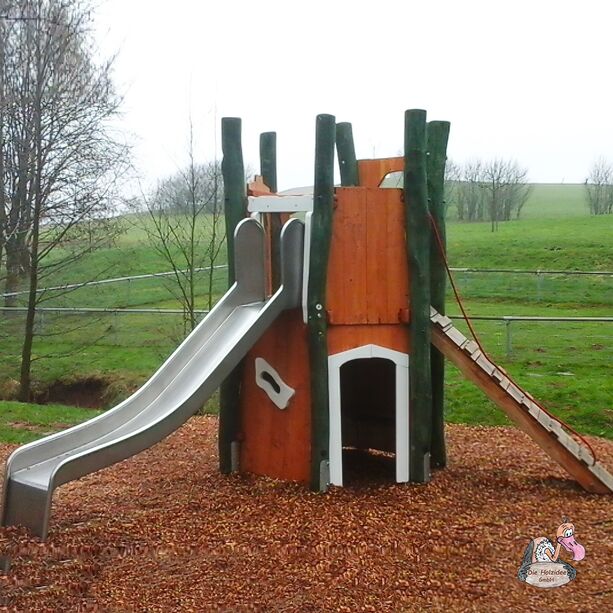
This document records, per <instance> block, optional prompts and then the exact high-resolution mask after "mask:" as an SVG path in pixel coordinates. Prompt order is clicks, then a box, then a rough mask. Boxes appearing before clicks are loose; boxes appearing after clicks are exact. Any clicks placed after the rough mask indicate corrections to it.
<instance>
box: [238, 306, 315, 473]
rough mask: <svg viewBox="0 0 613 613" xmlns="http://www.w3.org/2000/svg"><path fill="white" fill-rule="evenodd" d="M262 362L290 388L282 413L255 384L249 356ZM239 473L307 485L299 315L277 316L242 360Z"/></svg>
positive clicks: (303, 338)
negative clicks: (287, 400)
mask: <svg viewBox="0 0 613 613" xmlns="http://www.w3.org/2000/svg"><path fill="white" fill-rule="evenodd" d="M257 357H261V358H264V359H265V360H266V361H267V362H268V363H269V364H270V365H271V366H272V367H273V368H275V370H276V371H277V372H278V373H279V375H280V376H281V378H282V379H283V381H285V383H287V385H289V386H290V387H293V388H294V389H295V390H296V393H295V395H294V396H293V397H292V399H291V400H290V403H289V406H288V407H287V408H286V409H283V410H281V409H279V408H277V406H275V405H274V404H273V402H272V401H271V400H270V398H269V397H268V396H267V394H266V392H264V390H262V389H261V388H259V387H258V386H257V385H256V383H255V358H257ZM240 412H241V430H242V432H241V438H242V444H241V458H240V466H241V470H242V471H246V472H251V473H255V474H258V475H267V476H269V477H275V478H278V479H284V480H289V481H302V482H308V481H309V479H310V460H311V387H310V370H309V353H308V345H307V329H306V326H305V325H304V323H303V321H302V311H301V310H300V309H294V310H292V311H286V312H285V313H282V314H281V315H280V316H279V318H278V319H277V320H276V321H275V323H274V324H273V325H272V326H271V327H270V328H269V329H268V330H267V331H266V332H265V333H264V335H263V336H262V338H261V339H260V340H259V341H258V342H257V343H256V344H255V345H254V347H253V349H251V351H250V352H249V353H248V354H247V357H246V358H245V368H244V372H243V381H242V386H241V400H240Z"/></svg>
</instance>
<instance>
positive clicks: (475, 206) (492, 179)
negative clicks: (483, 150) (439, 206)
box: [452, 158, 531, 232]
mask: <svg viewBox="0 0 613 613" xmlns="http://www.w3.org/2000/svg"><path fill="white" fill-rule="evenodd" d="M527 175H528V171H527V170H526V169H525V168H521V167H520V166H519V165H518V164H517V162H515V161H511V160H504V159H500V158H496V159H493V160H490V161H488V162H483V161H481V160H479V159H474V160H470V161H468V162H466V163H465V164H464V165H463V166H459V167H457V168H456V169H455V176H456V177H458V178H457V179H456V180H455V181H454V188H453V192H452V194H453V200H454V203H455V206H456V208H457V213H458V219H459V220H460V221H485V220H486V219H487V220H488V221H489V222H490V223H491V228H492V232H493V231H494V230H496V229H497V228H498V223H499V222H501V221H509V220H510V219H512V217H513V216H515V217H516V218H519V216H520V214H521V210H522V208H523V206H524V204H525V203H526V201H527V199H528V196H529V195H530V190H531V186H530V185H529V184H528V183H527Z"/></svg>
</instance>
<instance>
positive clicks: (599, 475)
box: [430, 307, 613, 494]
mask: <svg viewBox="0 0 613 613" xmlns="http://www.w3.org/2000/svg"><path fill="white" fill-rule="evenodd" d="M430 320H431V322H432V344H433V345H434V346H435V347H436V348H437V349H438V350H439V351H440V352H441V353H442V354H443V355H444V356H445V357H446V358H447V359H449V360H450V361H451V362H453V363H454V364H455V365H456V366H457V367H458V368H459V369H460V370H461V371H462V373H463V374H464V375H465V376H466V377H467V378H468V379H470V380H471V381H472V382H473V383H475V384H476V385H477V386H478V387H479V388H480V389H481V390H482V391H483V392H485V394H486V395H487V396H488V397H489V398H490V400H492V401H493V402H494V403H496V404H497V405H498V406H499V407H500V408H501V409H502V410H503V411H504V412H505V413H506V414H507V415H508V416H509V417H510V418H511V419H512V420H513V421H514V422H515V423H516V424H517V425H518V426H519V427H520V428H521V429H522V430H523V431H524V432H526V433H527V434H528V435H529V436H530V437H532V438H533V439H534V440H535V442H536V443H537V444H538V445H539V446H540V447H541V448H542V449H543V450H544V451H545V452H546V453H547V454H548V455H549V456H550V457H551V458H552V459H554V460H555V461H556V462H558V463H559V464H561V465H562V466H563V467H564V468H565V469H566V470H567V471H568V473H569V474H570V475H572V477H573V478H574V479H575V480H576V481H577V482H578V483H579V484H580V485H581V486H582V487H583V488H584V489H585V490H587V491H588V492H593V493H598V494H606V493H611V492H613V475H611V473H610V472H609V471H608V470H607V469H606V468H605V467H604V466H603V465H602V464H601V463H600V462H594V458H593V457H592V454H591V452H590V451H589V449H588V448H587V447H586V446H585V445H583V444H582V443H580V442H579V441H577V440H576V439H574V438H573V437H572V436H570V434H568V433H567V432H566V430H564V428H563V426H562V425H561V424H560V422H558V421H557V420H555V419H552V418H551V417H550V416H549V415H547V413H546V412H545V411H543V410H542V409H541V408H540V407H539V406H538V405H537V404H536V402H535V401H534V397H533V396H531V395H530V394H527V393H525V392H523V391H522V390H520V389H519V388H518V387H517V386H516V385H515V384H514V383H513V382H512V381H511V380H510V379H509V377H508V376H507V375H506V372H505V371H504V370H503V369H502V368H500V367H499V366H497V365H496V364H494V363H493V362H491V361H490V360H489V359H488V357H487V356H486V355H485V354H484V353H483V352H482V351H481V349H479V346H478V345H477V343H476V342H475V341H473V340H469V339H467V338H466V337H465V336H464V335H463V334H462V333H461V332H460V331H459V330H458V329H457V328H456V327H455V326H454V325H453V321H452V320H451V319H449V317H446V316H445V315H441V314H440V313H439V312H438V311H437V310H436V309H434V308H433V307H430Z"/></svg>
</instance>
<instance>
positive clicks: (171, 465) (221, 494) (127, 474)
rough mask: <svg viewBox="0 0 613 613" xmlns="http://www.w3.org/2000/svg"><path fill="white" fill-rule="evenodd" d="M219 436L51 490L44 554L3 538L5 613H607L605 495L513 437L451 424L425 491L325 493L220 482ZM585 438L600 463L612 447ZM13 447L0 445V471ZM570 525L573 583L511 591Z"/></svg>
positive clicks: (20, 536)
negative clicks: (577, 557)
mask: <svg viewBox="0 0 613 613" xmlns="http://www.w3.org/2000/svg"><path fill="white" fill-rule="evenodd" d="M217 426H218V422H217V419H216V418H213V417H198V418H194V419H192V420H190V421H189V422H188V423H187V424H186V425H185V426H183V427H182V428H181V429H180V430H179V431H177V432H176V433H175V434H173V435H172V436H170V437H168V438H167V439H166V440H165V441H163V442H162V443H160V444H159V445H156V446H155V447H153V448H151V449H149V450H147V451H145V452H143V453H141V454H139V455H137V456H135V457H133V458H130V459H129V460H126V461H124V462H121V463H120V464H117V465H115V466H113V467H111V468H109V469H106V470H103V471H100V472H99V473H97V474H94V475H89V476H87V477H84V478H82V479H80V480H79V481H76V482H73V483H69V484H67V485H65V486H63V487H61V488H60V489H59V491H58V492H57V494H56V496H55V499H54V503H53V510H52V519H51V530H50V536H49V539H48V541H47V542H46V543H40V542H39V541H38V540H37V539H35V538H31V537H29V536H28V535H27V534H26V532H25V530H23V529H21V528H14V527H11V528H0V558H2V556H4V557H5V560H7V559H8V558H10V561H11V570H10V572H9V574H8V575H6V576H4V577H3V576H0V610H10V611H69V610H70V611H94V610H96V611H122V612H123V611H125V612H128V611H151V612H156V611H160V612H161V611H232V612H237V613H238V612H242V611H245V612H246V611H258V612H259V611H279V612H281V611H285V612H289V611H296V612H301V613H302V612H305V613H314V612H319V611H321V612H324V611H325V612H330V611H347V612H351V611H376V612H377V613H387V612H395V611H408V612H411V611H420V612H421V611H448V612H450V613H451V612H456V611H498V610H500V609H501V608H504V609H506V610H508V611H528V610H530V611H535V610H543V611H559V612H564V613H567V612H569V611H587V612H589V611H598V612H601V611H606V610H609V609H610V602H611V600H610V599H611V585H612V583H613V567H612V566H611V564H610V563H609V560H610V559H611V556H610V542H611V517H612V516H613V502H612V500H611V497H610V496H596V495H588V494H586V493H585V492H584V491H583V490H581V489H580V488H579V487H578V486H577V485H576V484H575V483H574V482H573V481H572V480H571V479H570V478H569V477H568V475H566V473H564V471H563V470H562V469H561V468H559V467H558V466H557V465H556V464H555V463H553V462H552V461H551V460H550V459H549V458H548V457H547V456H546V455H545V454H544V453H543V452H541V451H540V449H539V448H538V447H537V446H536V445H535V444H534V443H533V442H532V441H531V440H530V439H529V438H528V437H527V436H526V435H525V434H523V433H522V432H520V431H518V430H516V429H513V428H502V427H500V428H485V427H467V426H458V425H450V426H448V428H447V436H448V443H449V458H450V463H449V466H448V468H446V469H445V470H440V471H437V472H435V474H434V476H433V479H432V482H431V483H429V484H427V485H411V484H406V485H395V484H389V482H387V483H382V482H381V480H379V479H376V480H374V481H372V482H369V480H368V479H360V480H357V482H356V484H355V486H352V487H347V488H333V489H332V490H331V491H330V493H328V494H326V495H322V494H317V493H313V492H309V491H308V489H307V488H305V487H302V486H300V485H297V484H292V483H282V482H278V481H274V480H272V479H266V478H262V477H253V476H249V475H244V476H239V475H220V474H219V473H218V469H217V438H216V432H217ZM588 440H590V443H591V444H592V445H593V446H594V448H595V449H596V452H597V454H598V457H599V459H600V460H601V461H602V462H603V463H605V464H607V465H608V466H609V467H611V466H612V465H613V441H606V440H603V439H598V438H596V437H588ZM11 449H12V447H11V446H8V445H5V446H2V445H0V462H1V461H2V460H4V459H5V458H6V457H7V456H8V454H9V452H10V451H11ZM357 459H358V462H357V463H356V464H354V466H355V468H356V470H358V472H359V471H361V470H362V469H363V468H364V467H365V464H364V463H365V462H368V463H373V462H374V463H376V466H374V467H373V470H374V472H375V473H376V472H377V471H378V470H381V471H383V472H384V473H385V474H388V468H389V467H388V466H387V464H386V463H387V461H388V459H387V458H386V457H383V456H382V457H379V458H374V459H373V458H369V457H365V456H359V457H358V458H357ZM356 476H357V475H356ZM0 479H2V474H1V473H0ZM564 515H567V516H568V517H569V518H570V519H571V521H573V522H574V524H575V526H576V528H577V539H578V541H579V542H581V543H582V544H583V545H584V546H585V548H586V556H585V558H584V559H583V560H582V561H581V562H577V563H574V562H573V564H574V565H575V567H576V569H577V579H576V580H575V581H573V582H572V584H570V585H569V586H566V587H563V588H559V589H554V590H539V589H538V588H535V587H532V586H530V585H527V584H526V583H522V582H520V581H519V580H518V579H517V577H516V574H517V571H518V568H519V566H520V564H521V561H522V556H523V554H524V550H525V548H526V545H527V544H528V542H529V541H530V539H532V538H534V537H537V536H547V537H549V538H554V535H555V530H556V528H557V526H558V525H559V523H560V522H561V520H562V517H563V516H564ZM1 564H2V560H1V559H0V565H1ZM607 602H609V605H607V604H606V603H607ZM501 603H502V604H501ZM2 607H6V609H3V608H2Z"/></svg>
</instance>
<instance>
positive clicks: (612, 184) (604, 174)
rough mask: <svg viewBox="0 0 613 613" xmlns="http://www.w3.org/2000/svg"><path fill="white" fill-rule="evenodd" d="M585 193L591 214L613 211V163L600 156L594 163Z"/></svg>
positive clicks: (586, 183)
mask: <svg viewBox="0 0 613 613" xmlns="http://www.w3.org/2000/svg"><path fill="white" fill-rule="evenodd" d="M585 194H586V197H587V205H588V208H589V210H590V214H591V215H604V214H608V213H611V212H613V165H612V164H611V163H610V162H609V161H608V160H606V159H605V158H603V157H600V158H598V159H597V160H596V161H595V162H594V164H593V165H592V168H591V170H590V176H589V177H588V178H587V179H586V180H585Z"/></svg>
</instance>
